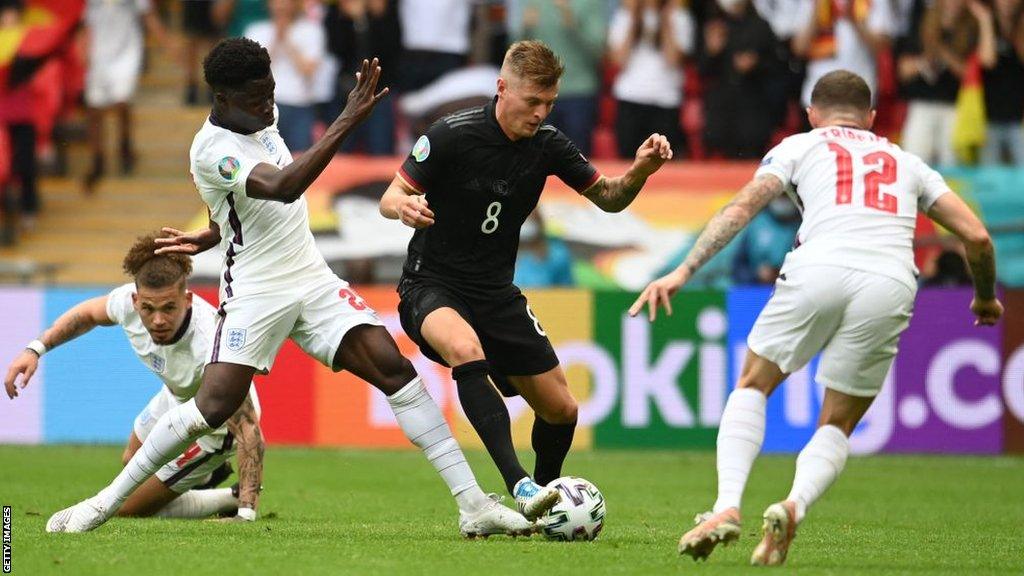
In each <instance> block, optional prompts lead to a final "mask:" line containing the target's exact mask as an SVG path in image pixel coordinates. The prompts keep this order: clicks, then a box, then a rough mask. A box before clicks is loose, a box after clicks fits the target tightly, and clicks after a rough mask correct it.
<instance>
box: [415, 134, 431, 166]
mask: <svg viewBox="0 0 1024 576" xmlns="http://www.w3.org/2000/svg"><path fill="white" fill-rule="evenodd" d="M427 156H430V138H427V135H426V134H424V135H423V136H420V139H419V140H417V141H416V145H415V146H413V147H412V157H413V158H415V159H416V161H417V162H423V161H424V160H426V159H427Z"/></svg>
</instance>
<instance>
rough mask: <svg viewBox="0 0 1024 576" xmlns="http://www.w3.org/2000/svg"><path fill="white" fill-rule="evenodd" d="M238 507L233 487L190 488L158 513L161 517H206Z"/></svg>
mask: <svg viewBox="0 0 1024 576" xmlns="http://www.w3.org/2000/svg"><path fill="white" fill-rule="evenodd" d="M237 509H238V499H237V498H235V497H234V495H232V494H231V488H217V489H215V490H189V491H188V492H185V493H184V494H182V495H181V496H178V497H177V498H175V499H174V500H172V501H171V503H170V504H168V505H167V506H164V507H163V508H161V509H160V511H159V512H157V513H156V515H157V516H160V517H161V518H206V517H207V516H213V515H214V514H223V513H227V512H231V511H233V510H237Z"/></svg>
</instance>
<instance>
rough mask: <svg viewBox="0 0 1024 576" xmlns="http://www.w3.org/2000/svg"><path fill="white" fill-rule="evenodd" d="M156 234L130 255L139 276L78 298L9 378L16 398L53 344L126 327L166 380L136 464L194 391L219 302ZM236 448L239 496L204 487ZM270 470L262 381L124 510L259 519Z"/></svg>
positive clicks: (130, 451) (61, 519)
mask: <svg viewBox="0 0 1024 576" xmlns="http://www.w3.org/2000/svg"><path fill="white" fill-rule="evenodd" d="M155 237H156V235H149V236H144V237H142V238H139V239H138V240H137V241H136V242H135V244H134V245H133V246H132V247H131V249H130V250H129V251H128V254H127V255H126V256H125V258H124V271H125V272H126V273H127V274H128V275H129V276H131V277H132V280H133V282H131V283H129V284H125V285H123V286H120V287H118V288H115V289H114V290H112V291H111V292H110V293H109V294H107V295H105V296H98V297H96V298H91V299H89V300H86V301H84V302H81V303H79V304H76V305H75V306H73V307H72V308H71V309H70V310H68V311H67V312H65V313H64V314H62V315H61V316H60V317H59V318H57V320H56V321H55V322H54V323H53V325H52V326H50V327H49V328H48V329H47V330H46V331H45V332H43V335H42V336H40V337H39V339H38V340H34V341H32V342H30V343H29V345H28V347H27V348H26V349H25V351H24V352H22V353H21V355H20V356H18V358H16V359H15V360H14V362H12V363H11V366H10V368H9V369H8V370H7V377H6V379H5V380H4V385H5V387H6V388H7V395H8V396H9V397H11V398H14V397H16V396H17V395H18V388H24V387H25V386H26V385H28V383H29V380H30V379H31V378H32V375H33V374H35V372H36V370H37V369H38V368H39V360H40V358H41V357H42V355H43V354H45V353H46V351H47V350H52V349H53V348H55V347H57V346H60V345H61V344H64V343H65V342H69V341H71V340H73V339H75V338H77V337H79V336H81V335H83V334H86V333H87V332H89V331H90V330H92V329H93V328H95V327H97V326H112V325H115V324H116V325H118V326H120V327H121V328H122V329H124V334H125V336H126V337H127V338H128V342H129V343H130V344H131V346H132V349H133V350H134V351H135V354H136V355H137V356H138V357H139V360H141V361H142V363H143V364H145V365H146V366H147V367H148V368H149V369H150V370H152V371H153V373H154V374H155V375H156V376H157V377H158V378H160V380H161V381H163V383H164V386H163V387H161V388H160V390H159V391H158V392H157V393H156V395H155V396H153V399H152V400H150V401H149V404H147V405H146V407H145V408H144V409H143V410H142V412H140V413H139V415H138V417H136V418H135V424H134V427H133V430H132V433H131V436H130V437H129V439H128V446H127V447H126V448H125V451H124V456H123V464H127V463H128V461H129V459H130V458H131V457H132V456H133V455H134V454H135V452H136V451H137V450H138V448H139V446H141V444H142V442H143V441H144V440H145V439H146V438H147V437H148V436H149V434H150V433H151V432H152V431H153V427H154V425H155V424H156V422H157V420H158V419H159V418H160V417H161V416H162V415H163V414H165V413H166V412H167V411H168V410H170V409H171V408H172V407H174V406H177V405H179V404H182V403H184V402H187V401H188V400H189V399H191V398H192V397H193V396H195V394H196V391H197V390H199V386H200V384H201V383H202V377H203V366H205V365H206V359H207V358H208V357H209V355H210V347H211V346H212V345H213V339H214V329H215V328H216V325H217V310H216V308H214V307H213V306H211V305H210V304H208V303H207V302H206V301H205V300H203V299H202V298H194V297H193V295H192V293H191V292H189V291H188V286H187V285H186V283H187V278H188V275H189V274H190V273H191V272H192V262H191V260H190V258H189V257H188V256H186V255H184V254H162V255H156V254H154V253H153V251H154V250H155V249H156V244H155V242H154V239H155ZM19 375H20V377H21V378H20V382H18V377H19ZM83 408H84V407H83ZM236 449H237V451H238V476H239V485H238V495H237V498H236V496H235V495H234V494H233V493H232V489H231V488H221V489H209V490H201V489H197V488H199V487H200V485H203V484H206V485H208V486H216V485H217V484H220V482H222V481H223V480H224V479H226V478H227V476H228V475H230V466H229V464H228V460H229V459H230V458H231V456H232V455H233V454H234V453H235V451H236ZM262 475H263V436H262V434H261V433H260V427H259V401H258V400H257V398H256V389H255V388H250V389H249V395H248V397H246V399H245V401H244V402H243V403H242V405H241V407H239V409H238V410H237V411H236V412H235V414H234V416H232V417H231V418H229V419H228V420H227V422H226V424H225V425H224V426H221V427H220V428H217V429H216V430H212V431H209V432H208V433H207V434H206V435H205V436H202V437H200V438H198V439H196V441H195V443H194V444H192V445H191V446H189V447H188V448H187V449H185V450H184V452H183V453H182V454H180V455H179V456H178V457H176V458H175V459H174V460H171V461H170V462H167V463H166V464H164V465H163V466H162V467H161V468H160V469H159V470H157V471H156V473H155V474H153V475H150V476H148V477H146V478H145V479H144V482H143V484H142V486H140V487H139V489H138V490H136V491H135V492H134V493H133V494H132V495H131V496H130V497H129V498H128V499H127V500H126V501H125V503H124V505H123V506H121V508H120V509H119V510H118V511H117V514H118V516H154V515H155V516H163V517H167V518H205V517H207V516H211V515H213V514H225V513H236V511H237V513H236V515H235V517H236V518H238V519H240V520H252V519H254V518H255V514H256V513H255V510H256V504H257V499H258V498H259V490H260V479H261V477H262ZM68 516H69V512H67V511H65V513H63V514H56V515H54V517H53V518H51V519H50V521H49V522H48V523H47V525H46V529H47V531H49V532H61V531H63V525H64V523H65V522H66V521H67V518H68Z"/></svg>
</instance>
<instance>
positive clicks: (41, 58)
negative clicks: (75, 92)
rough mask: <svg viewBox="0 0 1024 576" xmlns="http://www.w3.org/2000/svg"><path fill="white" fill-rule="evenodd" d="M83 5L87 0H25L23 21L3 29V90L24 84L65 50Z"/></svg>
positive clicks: (0, 80)
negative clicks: (49, 60)
mask: <svg viewBox="0 0 1024 576" xmlns="http://www.w3.org/2000/svg"><path fill="white" fill-rule="evenodd" d="M0 5H2V3H0ZM84 8H85V2H84V0H26V1H25V8H24V14H23V17H22V19H21V23H20V24H18V25H17V26H12V27H8V28H3V29H0V91H2V90H10V89H13V88H16V87H17V86H19V85H21V84H24V83H25V82H27V81H28V80H30V79H31V78H32V75H33V74H35V72H36V71H37V70H39V68H40V67H42V65H43V64H45V63H46V61H47V60H48V59H49V58H51V57H53V56H55V55H57V54H59V53H61V52H62V51H63V50H64V49H66V48H67V46H68V44H69V43H70V42H71V41H72V39H73V37H74V32H75V30H76V29H77V27H78V25H79V22H80V21H81V19H82V12H83V10H84Z"/></svg>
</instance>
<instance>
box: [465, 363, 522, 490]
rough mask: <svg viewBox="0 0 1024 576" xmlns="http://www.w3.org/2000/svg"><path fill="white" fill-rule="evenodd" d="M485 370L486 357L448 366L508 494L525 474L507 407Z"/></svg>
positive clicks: (475, 428) (487, 368)
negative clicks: (515, 445)
mask: <svg viewBox="0 0 1024 576" xmlns="http://www.w3.org/2000/svg"><path fill="white" fill-rule="evenodd" d="M489 371H490V367H489V366H488V364H487V361H486V360H475V361H473V362H466V363H465V364H460V365H459V366H456V367H454V368H452V377H453V378H455V382H456V384H457V387H458V389H459V402H460V403H461V404H462V411H463V412H465V413H466V418H468V419H469V422H470V424H472V425H473V429H474V430H476V433H477V435H478V436H480V440H482V441H483V443H484V446H486V447H487V452H488V453H490V455H491V459H492V460H494V464H495V465H497V467H498V471H499V472H501V477H502V479H503V480H504V481H505V487H506V488H508V491H509V493H510V494H511V493H512V490H513V489H514V487H515V485H516V482H518V481H519V480H521V479H522V478H523V477H525V476H529V474H527V473H526V470H525V469H523V466H522V464H520V463H519V457H518V456H516V450H515V448H514V447H513V446H512V421H511V419H510V418H509V416H508V408H507V407H505V403H504V402H503V401H502V400H501V397H500V396H498V392H497V391H495V390H494V387H493V386H491V383H490V381H489V380H488V379H487V373H488V372H489Z"/></svg>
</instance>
